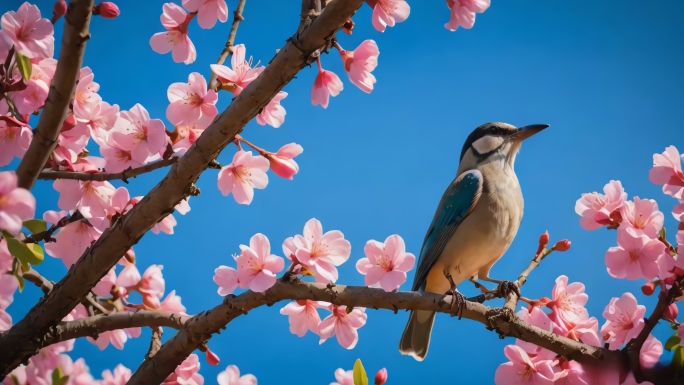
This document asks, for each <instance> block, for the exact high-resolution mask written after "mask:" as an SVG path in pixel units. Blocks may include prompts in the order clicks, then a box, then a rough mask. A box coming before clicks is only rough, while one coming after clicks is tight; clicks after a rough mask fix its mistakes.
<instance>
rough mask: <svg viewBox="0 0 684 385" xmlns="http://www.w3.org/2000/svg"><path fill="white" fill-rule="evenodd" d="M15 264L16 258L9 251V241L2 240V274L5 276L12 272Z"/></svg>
mask: <svg viewBox="0 0 684 385" xmlns="http://www.w3.org/2000/svg"><path fill="white" fill-rule="evenodd" d="M13 262H14V257H13V256H12V254H10V252H9V250H8V249H7V241H6V240H5V239H4V238H3V239H0V274H5V273H6V272H8V271H10V270H12V263H13Z"/></svg>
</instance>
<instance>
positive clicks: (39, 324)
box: [0, 0, 362, 376]
mask: <svg viewBox="0 0 684 385" xmlns="http://www.w3.org/2000/svg"><path fill="white" fill-rule="evenodd" d="M361 3H362V0H337V1H335V2H333V3H331V4H329V5H328V6H327V7H326V9H325V11H324V12H322V13H321V15H320V16H319V17H318V18H316V20H315V21H314V22H313V23H312V24H311V25H310V26H309V28H308V29H307V30H305V31H304V32H303V33H301V34H299V35H298V36H297V38H296V39H293V40H296V41H292V40H291V41H288V42H287V43H286V44H285V46H284V47H283V48H282V49H281V50H280V51H279V52H278V53H277V54H276V56H275V57H274V58H273V60H272V61H271V63H270V64H269V65H268V67H266V69H265V70H264V71H263V73H261V74H260V75H259V76H258V77H257V78H256V79H255V80H254V81H253V82H251V83H250V84H249V85H248V86H247V87H246V88H245V89H244V90H243V91H242V92H241V93H240V94H239V95H238V96H237V97H236V98H235V100H233V102H232V103H231V104H230V106H229V107H228V108H227V109H226V110H225V111H224V112H223V113H222V114H221V115H219V116H218V117H216V118H215V119H214V121H213V123H212V124H211V125H210V126H209V127H208V128H207V129H206V130H205V131H204V132H203V134H202V135H201V136H200V137H199V138H198V139H197V141H195V142H194V143H193V145H192V146H191V147H190V149H189V150H188V151H187V152H186V153H185V155H183V157H182V158H181V160H180V161H179V162H177V163H176V164H174V165H173V166H172V167H171V169H170V170H169V172H168V174H167V175H166V176H165V177H164V178H163V179H162V180H161V181H160V182H159V184H157V186H155V187H154V188H153V189H152V190H151V191H150V192H149V193H148V194H147V195H146V196H145V197H144V198H143V199H142V200H141V201H140V202H139V203H138V204H136V205H135V206H134V207H133V208H132V209H131V211H129V212H128V213H127V214H126V215H125V216H124V217H123V218H121V220H120V221H117V222H116V224H115V225H114V226H112V227H111V228H109V229H107V230H105V231H104V232H103V234H102V236H101V237H100V238H99V239H98V240H97V241H96V242H95V243H94V244H93V245H92V246H91V247H90V248H88V249H87V250H86V252H85V253H84V255H83V256H81V258H80V259H79V260H78V262H76V264H74V266H72V268H71V269H70V270H69V273H68V274H67V275H66V276H65V277H64V278H63V279H62V280H61V281H60V282H59V283H58V284H57V285H56V286H55V288H54V290H53V291H52V292H51V293H50V294H49V295H48V296H47V297H46V298H45V299H44V300H43V301H41V302H39V303H38V304H36V305H35V306H34V307H33V308H32V309H31V310H30V311H29V312H28V314H27V315H26V316H25V317H24V318H23V319H22V320H21V321H19V322H18V323H16V324H15V325H14V326H13V327H12V328H11V329H10V330H9V331H7V332H5V333H3V334H0V346H2V347H3V349H1V350H0V376H3V375H6V374H7V373H9V372H10V371H11V370H12V369H13V368H14V367H16V366H17V365H18V364H19V363H20V362H22V361H24V360H25V359H27V358H28V357H29V356H31V355H32V354H33V353H34V352H35V349H36V347H37V343H36V341H37V340H38V338H36V335H42V334H44V333H45V332H47V330H48V328H49V327H50V325H54V324H56V323H57V322H59V321H60V320H61V319H62V318H64V317H65V316H66V315H67V314H69V312H70V311H71V310H72V309H73V308H74V307H75V306H76V305H77V304H78V303H79V301H80V298H83V297H84V296H85V295H86V294H87V293H88V291H89V290H90V289H91V288H93V287H94V286H95V285H96V284H97V282H99V281H100V279H102V277H104V276H105V274H107V272H108V271H109V270H110V269H111V268H112V267H113V266H114V265H115V264H116V263H117V261H119V259H120V258H121V257H122V256H123V255H124V254H125V253H126V252H127V251H128V250H129V249H130V248H131V246H132V245H133V244H135V243H137V242H138V241H139V240H140V238H141V237H142V236H143V235H144V234H145V233H146V232H147V231H148V230H150V229H151V228H152V227H153V226H154V225H155V224H156V223H157V222H158V221H160V220H161V219H162V218H164V217H166V216H167V215H168V214H169V212H171V211H172V210H173V208H174V207H175V206H176V205H178V203H179V202H180V201H181V200H183V199H184V198H186V197H187V196H188V195H189V192H190V188H191V186H192V185H193V183H194V182H195V181H196V180H197V178H198V177H199V175H200V174H201V173H202V171H204V169H205V168H206V167H207V166H208V164H209V163H210V162H211V161H212V160H214V159H216V156H217V155H218V153H219V152H220V151H221V149H223V147H225V146H226V145H227V144H229V143H231V142H232V141H233V139H234V138H235V135H236V134H238V133H239V131H240V130H242V127H244V125H245V124H247V122H249V121H250V120H251V119H253V118H254V117H255V116H256V115H257V114H258V113H259V112H260V111H261V109H262V108H263V107H264V106H266V105H267V104H268V103H269V101H270V100H271V98H273V97H274V96H275V95H276V94H277V93H278V92H279V91H280V90H281V89H282V87H283V86H284V85H285V84H287V83H288V82H289V81H290V80H292V78H293V77H294V76H295V74H296V73H297V72H298V71H299V70H300V69H302V68H303V67H304V66H305V65H306V63H307V61H308V58H309V57H310V55H311V54H312V53H313V52H315V51H316V50H317V49H319V48H320V47H322V46H324V45H326V44H327V39H328V38H329V37H330V36H331V35H332V34H333V33H334V32H335V31H336V30H338V29H339V28H341V27H342V26H343V25H344V23H345V22H346V21H347V20H348V19H349V18H350V17H351V16H352V15H353V14H354V12H356V10H357V9H358V8H359V6H361ZM36 175H37V173H36ZM155 357H156V356H155Z"/></svg>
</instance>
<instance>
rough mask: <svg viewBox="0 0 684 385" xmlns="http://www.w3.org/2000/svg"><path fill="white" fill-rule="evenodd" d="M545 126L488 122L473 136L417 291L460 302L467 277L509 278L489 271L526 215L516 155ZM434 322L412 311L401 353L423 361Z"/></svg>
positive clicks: (428, 245) (428, 240)
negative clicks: (459, 288) (458, 288)
mask: <svg viewBox="0 0 684 385" xmlns="http://www.w3.org/2000/svg"><path fill="white" fill-rule="evenodd" d="M546 127H548V125H547V124H535V125H531V126H525V127H522V128H516V127H514V126H512V125H510V124H506V123H486V124H483V125H481V126H480V127H478V128H476V129H475V130H474V131H473V132H472V133H471V134H470V135H469V136H468V138H467V139H466V141H465V143H464V144H463V149H462V151H461V159H460V164H459V166H458V171H457V173H456V179H454V181H453V182H451V185H449V187H448V188H447V189H446V191H445V192H444V195H443V196H442V200H441V201H440V202H439V206H437V211H436V212H435V216H434V218H433V219H432V224H430V228H429V229H428V231H427V234H426V235H425V240H424V241H423V246H422V248H421V251H420V258H419V259H418V268H417V270H416V275H415V277H414V280H413V290H414V291H415V290H419V291H426V292H430V293H436V294H445V293H447V292H449V291H452V292H453V295H454V296H453V298H454V299H455V300H458V301H464V298H463V297H462V295H461V294H460V293H458V292H457V291H456V290H455V285H458V284H459V283H461V282H462V281H464V280H466V279H469V278H472V279H479V280H483V281H489V282H495V283H498V284H499V285H502V284H503V283H504V282H505V281H501V280H496V279H492V278H489V270H490V269H491V268H492V265H494V263H495V262H496V261H497V260H498V259H499V258H501V256H502V255H503V254H504V253H505V252H506V250H507V249H508V246H510V244H511V242H512V241H513V238H515V234H516V233H517V232H518V226H519V225H520V220H521V219H522V215H523V197H522V192H521V191H520V185H519V184H518V178H517V177H516V175H515V171H514V170H513V164H514V163H515V156H516V154H517V153H518V150H519V149H520V145H521V144H522V141H523V140H525V139H526V138H529V137H530V136H532V135H534V134H536V133H538V132H539V131H541V130H543V129H545V128H546ZM448 276H449V277H450V278H451V279H452V280H453V282H450V279H449V278H448ZM452 286H453V287H452ZM500 287H501V286H500ZM514 290H517V288H515V289H514ZM462 303H464V302H462ZM434 320H435V313H434V312H432V311H426V310H416V311H412V312H411V315H410V317H409V320H408V323H407V324H406V328H405V329H404V334H403V335H402V337H401V341H400V342H399V351H400V352H401V353H402V354H405V355H411V356H413V358H415V359H416V360H418V361H422V360H423V359H424V358H425V356H426V355H427V351H428V346H429V345H430V333H431V331H432V324H433V323H434Z"/></svg>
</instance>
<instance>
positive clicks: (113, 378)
mask: <svg viewBox="0 0 684 385" xmlns="http://www.w3.org/2000/svg"><path fill="white" fill-rule="evenodd" d="M132 375H133V373H131V370H130V369H128V368H127V367H125V366H123V365H121V364H119V365H117V366H116V368H114V372H113V373H112V372H110V371H109V369H107V370H105V371H103V372H102V382H101V385H126V382H128V380H130V379H131V376H132Z"/></svg>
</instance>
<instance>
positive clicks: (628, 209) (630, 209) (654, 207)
mask: <svg viewBox="0 0 684 385" xmlns="http://www.w3.org/2000/svg"><path fill="white" fill-rule="evenodd" d="M620 213H621V215H622V223H621V224H620V225H621V227H625V226H628V227H631V228H633V229H634V230H635V233H636V234H637V235H642V234H643V235H646V236H648V237H649V238H653V239H655V238H658V233H659V232H660V230H661V229H662V228H663V221H664V220H665V216H664V215H663V213H662V212H660V211H658V202H656V201H654V200H653V199H639V197H634V202H632V201H627V202H625V204H624V205H623V206H622V209H621V210H620Z"/></svg>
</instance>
